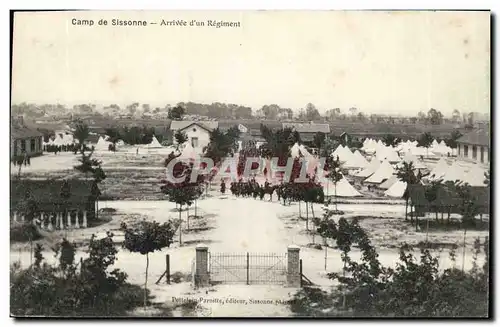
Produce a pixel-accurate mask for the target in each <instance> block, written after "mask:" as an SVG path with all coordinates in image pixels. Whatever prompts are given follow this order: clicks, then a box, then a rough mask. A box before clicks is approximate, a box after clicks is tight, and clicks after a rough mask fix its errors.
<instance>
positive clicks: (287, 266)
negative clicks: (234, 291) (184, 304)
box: [194, 245, 301, 287]
mask: <svg viewBox="0 0 500 327" xmlns="http://www.w3.org/2000/svg"><path fill="white" fill-rule="evenodd" d="M299 251H300V250H299V248H298V247H296V246H293V245H292V246H289V247H288V251H287V253H282V254H278V253H249V252H247V253H211V252H209V251H208V247H206V246H203V245H200V246H197V247H196V263H195V277H194V279H195V284H196V286H208V285H210V284H221V283H227V284H247V285H256V284H261V285H263V284H274V285H286V286H289V287H300V280H301V276H300V275H301V272H300V256H299Z"/></svg>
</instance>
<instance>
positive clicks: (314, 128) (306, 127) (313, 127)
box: [283, 123, 330, 134]
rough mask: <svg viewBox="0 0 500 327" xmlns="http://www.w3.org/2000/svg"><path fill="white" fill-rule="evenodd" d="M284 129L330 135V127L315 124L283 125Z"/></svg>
mask: <svg viewBox="0 0 500 327" xmlns="http://www.w3.org/2000/svg"><path fill="white" fill-rule="evenodd" d="M283 128H292V129H294V130H296V131H297V132H299V133H317V132H322V133H325V134H329V133H330V125H328V124H315V123H283Z"/></svg>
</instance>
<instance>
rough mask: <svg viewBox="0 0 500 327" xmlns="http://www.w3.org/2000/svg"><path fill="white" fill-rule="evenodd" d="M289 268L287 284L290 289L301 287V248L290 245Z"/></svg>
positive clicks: (288, 254)
mask: <svg viewBox="0 0 500 327" xmlns="http://www.w3.org/2000/svg"><path fill="white" fill-rule="evenodd" d="M287 258H288V266H287V273H286V284H287V286H288V287H300V280H301V278H302V276H301V275H300V247H298V246H296V245H290V246H289V247H288V253H287Z"/></svg>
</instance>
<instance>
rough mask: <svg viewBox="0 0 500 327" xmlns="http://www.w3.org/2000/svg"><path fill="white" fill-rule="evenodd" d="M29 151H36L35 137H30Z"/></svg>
mask: <svg viewBox="0 0 500 327" xmlns="http://www.w3.org/2000/svg"><path fill="white" fill-rule="evenodd" d="M30 143H31V144H30V151H31V152H35V151H36V139H31V142H30Z"/></svg>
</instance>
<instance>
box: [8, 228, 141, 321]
mask: <svg viewBox="0 0 500 327" xmlns="http://www.w3.org/2000/svg"><path fill="white" fill-rule="evenodd" d="M63 249H64V250H63ZM74 250H75V246H74V244H71V243H69V242H68V241H67V240H64V239H63V241H62V242H60V243H58V244H57V245H56V248H55V249H54V251H55V252H56V253H55V254H56V256H57V255H59V262H58V264H57V266H51V265H49V264H48V263H46V262H43V260H44V258H43V255H42V253H41V251H42V247H41V246H40V245H39V244H37V247H36V249H35V258H36V261H35V264H34V265H33V266H31V267H29V268H28V269H25V270H21V269H19V267H15V266H13V267H12V268H11V274H10V277H11V278H10V281H11V283H10V294H11V298H10V299H11V302H10V303H11V312H12V314H13V315H15V316H18V317H19V316H52V317H54V316H63V317H64V316H66V317H68V316H94V317H95V316H105V315H113V316H124V315H126V314H127V312H129V311H130V310H132V309H134V308H136V307H137V306H140V305H141V304H142V295H143V294H142V293H143V291H142V289H141V288H140V287H138V286H136V285H132V284H130V283H127V275H126V274H125V273H124V272H122V271H120V270H119V269H109V268H110V267H111V266H113V264H114V263H115V261H116V253H117V250H116V248H115V245H114V242H113V239H112V234H111V233H109V232H108V233H107V236H106V237H105V238H103V239H95V235H92V237H91V239H90V243H89V246H88V251H83V253H84V257H83V258H82V260H81V261H79V263H76V264H75V262H74V261H75V260H74V253H75V251H74ZM78 265H79V266H80V267H79V268H80V269H77V268H78ZM61 272H63V274H61Z"/></svg>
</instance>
